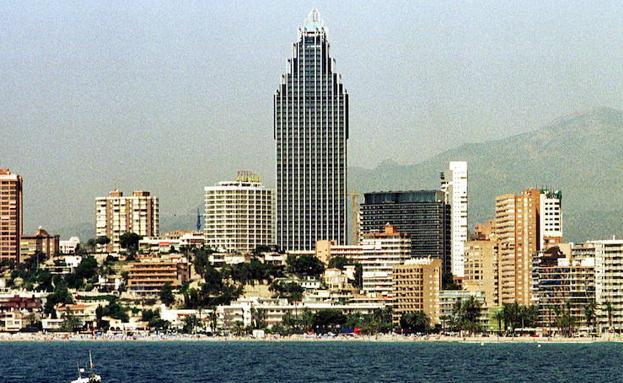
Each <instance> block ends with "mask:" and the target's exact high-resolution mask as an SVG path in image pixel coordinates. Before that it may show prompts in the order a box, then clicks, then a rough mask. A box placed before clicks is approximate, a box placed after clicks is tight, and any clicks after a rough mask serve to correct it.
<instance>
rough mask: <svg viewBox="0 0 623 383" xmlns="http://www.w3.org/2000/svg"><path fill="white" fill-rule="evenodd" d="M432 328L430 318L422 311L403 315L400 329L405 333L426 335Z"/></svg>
mask: <svg viewBox="0 0 623 383" xmlns="http://www.w3.org/2000/svg"><path fill="white" fill-rule="evenodd" d="M429 328H430V318H429V317H428V316H427V315H426V314H425V313H424V312H422V311H416V312H408V313H403V314H402V315H401V316H400V329H401V330H402V332H404V333H415V332H421V333H425V332H427V331H428V329H429Z"/></svg>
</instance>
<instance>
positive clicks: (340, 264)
mask: <svg viewBox="0 0 623 383" xmlns="http://www.w3.org/2000/svg"><path fill="white" fill-rule="evenodd" d="M350 264H351V262H350V261H349V260H348V258H346V257H342V256H337V257H331V259H330V260H329V268H330V269H340V270H344V268H345V267H346V266H347V265H350Z"/></svg>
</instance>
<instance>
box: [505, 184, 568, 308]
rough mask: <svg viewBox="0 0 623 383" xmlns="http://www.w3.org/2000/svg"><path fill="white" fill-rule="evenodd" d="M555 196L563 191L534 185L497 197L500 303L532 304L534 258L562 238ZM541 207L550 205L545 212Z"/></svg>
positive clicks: (560, 213)
mask: <svg viewBox="0 0 623 383" xmlns="http://www.w3.org/2000/svg"><path fill="white" fill-rule="evenodd" d="M556 196H561V194H560V192H554V193H552V192H550V191H548V190H539V189H535V188H532V189H527V190H525V191H523V192H522V193H521V194H519V195H513V194H504V195H500V196H498V197H497V198H496V209H495V214H496V216H495V235H496V237H497V239H498V252H499V269H498V270H499V284H500V287H499V289H500V303H514V302H517V303H519V304H523V305H530V304H531V292H532V282H531V279H532V272H531V271H532V257H533V256H534V255H535V254H536V252H537V251H539V250H541V249H544V248H546V247H548V246H550V245H552V244H555V243H560V241H561V240H562V210H561V209H560V199H558V204H555V203H554V202H553V201H552V200H553V199H554V198H557V197H556ZM541 206H547V207H548V209H547V210H546V212H542V210H541ZM542 213H546V214H542ZM546 234H547V236H546ZM542 244H543V247H542Z"/></svg>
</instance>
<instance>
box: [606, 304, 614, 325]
mask: <svg viewBox="0 0 623 383" xmlns="http://www.w3.org/2000/svg"><path fill="white" fill-rule="evenodd" d="M604 308H605V310H606V314H607V315H608V331H610V332H612V312H613V311H614V308H613V307H612V303H611V302H606V303H604Z"/></svg>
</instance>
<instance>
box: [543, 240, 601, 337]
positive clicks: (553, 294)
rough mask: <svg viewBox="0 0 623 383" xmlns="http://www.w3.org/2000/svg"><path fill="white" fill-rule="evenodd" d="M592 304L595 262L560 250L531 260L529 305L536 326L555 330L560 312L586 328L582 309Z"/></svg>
mask: <svg viewBox="0 0 623 383" xmlns="http://www.w3.org/2000/svg"><path fill="white" fill-rule="evenodd" d="M594 302H595V258H592V257H591V258H586V257H582V258H580V257H578V258H575V257H573V256H572V254H566V253H565V250H563V248H562V246H552V247H550V248H548V249H546V250H541V251H539V252H538V253H537V254H536V255H535V256H534V257H533V259H532V304H533V305H534V306H536V307H537V310H538V313H539V325H540V326H544V327H557V325H556V321H557V320H558V319H559V316H560V313H561V312H566V313H567V314H568V315H570V316H571V317H572V318H573V320H574V322H575V325H576V326H577V327H586V326H587V325H588V323H587V322H586V315H585V308H586V307H587V306H588V305H589V304H591V303H594Z"/></svg>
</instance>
